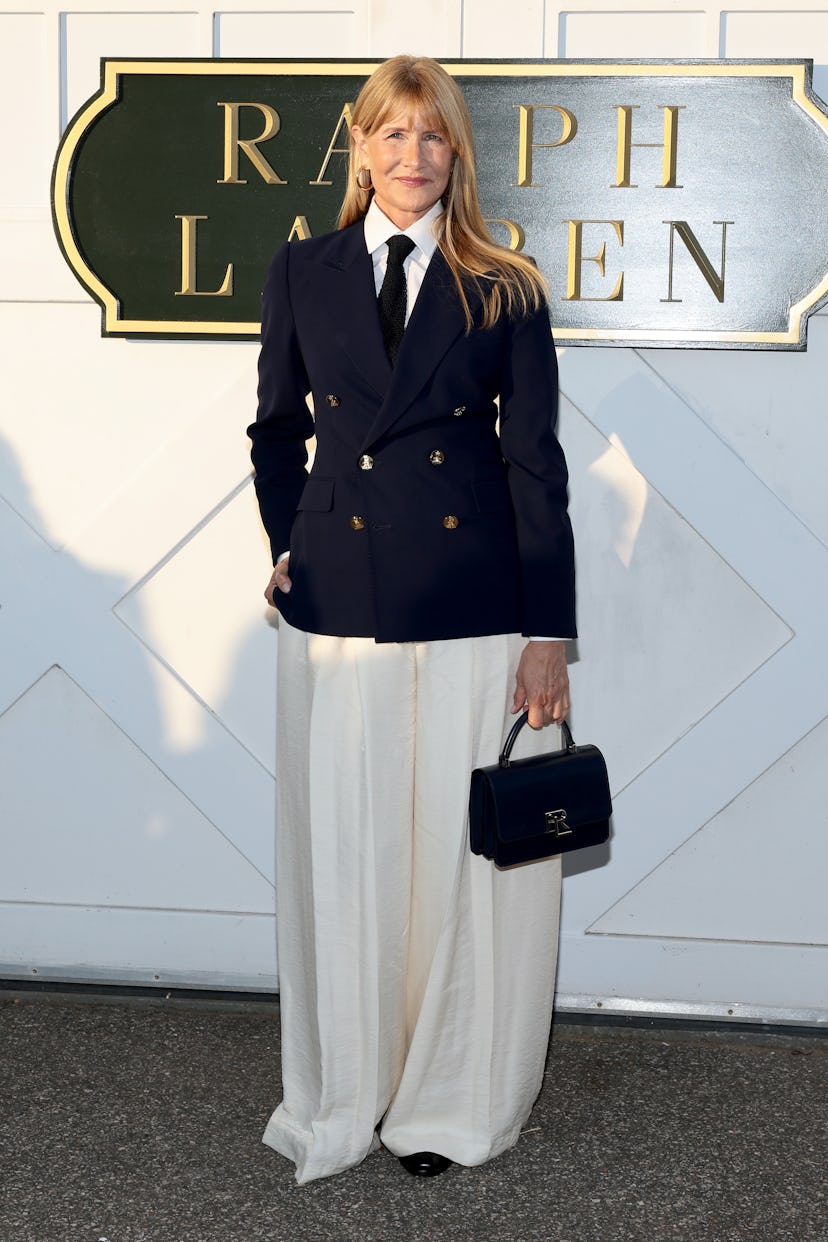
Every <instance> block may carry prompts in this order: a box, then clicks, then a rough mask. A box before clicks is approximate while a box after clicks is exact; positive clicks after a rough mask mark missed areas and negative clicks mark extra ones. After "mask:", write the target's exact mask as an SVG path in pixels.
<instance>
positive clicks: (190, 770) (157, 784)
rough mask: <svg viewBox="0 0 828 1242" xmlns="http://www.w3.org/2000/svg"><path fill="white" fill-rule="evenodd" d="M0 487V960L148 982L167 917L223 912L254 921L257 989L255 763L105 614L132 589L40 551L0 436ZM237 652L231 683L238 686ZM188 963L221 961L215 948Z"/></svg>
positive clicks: (263, 894)
mask: <svg viewBox="0 0 828 1242" xmlns="http://www.w3.org/2000/svg"><path fill="white" fill-rule="evenodd" d="M0 497H2V498H0V565H2V571H1V572H0V644H2V650H3V653H4V658H3V660H2V661H0V851H2V856H3V859H4V865H3V868H2V871H1V872H0V920H2V923H3V933H2V937H1V938H2V948H0V960H3V961H5V962H6V963H7V964H8V963H19V964H20V965H22V966H23V967H24V968H25V967H27V966H29V965H31V967H32V969H33V973H37V968H38V967H40V966H41V965H43V966H44V967H45V969H46V972H47V974H48V967H49V963H55V965H56V966H60V965H61V964H66V963H67V962H68V963H70V964H71V963H75V962H83V963H86V965H85V966H84V967H83V972H85V974H86V975H87V977H88V974H89V973H90V964H91V973H94V968H95V964H96V963H98V962H99V963H100V964H101V968H102V969H103V971H104V976H105V975H106V971H107V970H109V971H115V972H117V968H118V965H119V964H121V965H123V966H124V967H125V969H126V971H127V977H130V975H131V976H132V977H134V976H135V974H136V973H137V974H138V975H139V976H140V977H147V974H148V972H150V973H149V977H150V978H151V977H152V974H151V972H152V970H153V969H158V972H159V973H158V974H156V976H155V977H156V978H160V977H162V976H163V968H164V965H165V947H166V944H167V943H168V942H169V940H170V938H173V939H174V938H175V936H176V934H178V935H179V936H180V935H181V934H182V933H183V939H184V941H186V940H187V932H186V931H184V928H183V925H182V924H181V916H182V914H186V915H197V916H200V915H203V914H205V913H208V914H209V913H211V912H218V913H219V914H221V912H228V911H233V912H235V918H234V922H233V926H234V927H237V926H238V925H239V923H240V919H239V917H238V915H239V914H240V913H241V914H247V913H253V914H257V915H260V916H262V915H263V916H268V921H267V925H266V926H265V928H264V939H263V940H262V941H261V942H262V944H263V945H264V946H265V947H263V948H262V949H261V951H259V952H258V953H257V954H252V955H251V960H250V966H251V972H252V973H256V969H257V967H258V973H259V975H260V976H261V978H262V986H269V985H272V982H273V972H274V965H273V961H272V958H273V954H272V933H271V932H270V930H269V928H270V918H271V916H272V870H273V868H272V777H271V775H270V773H269V772H267V771H264V770H263V768H262V765H261V764H260V763H259V762H258V761H257V760H256V759H254V758H253V757H252V756H251V755H250V754H249V753H248V752H246V751H244V750H243V748H241V747H239V745H238V743H237V742H236V740H235V739H234V737H233V736H232V735H231V734H229V733H228V731H227V729H226V728H225V727H224V726H223V725H222V723H221V720H220V715H221V704H219V705H218V706H217V707H216V708H214V709H212V710H210V709H208V708H206V707H205V706H204V704H203V703H201V702H198V701H197V700H194V696H193V694H192V691H191V689H190V688H189V687H188V686H186V685H185V684H184V683H183V682H182V681H181V679H180V678H178V677H177V676H176V675H174V674H171V671H170V670H169V669H166V668H164V666H163V664H162V663H161V661H159V659H158V658H156V656H155V655H153V654H151V653H150V651H149V650H148V649H147V647H146V646H145V645H144V644H143V642H142V641H138V639H137V638H136V635H135V634H134V633H132V632H131V631H130V629H129V628H128V627H127V625H125V624H124V623H123V622H122V621H121V620H120V619H119V618H118V616H117V615H116V614H115V612H114V609H115V608H116V606H117V605H118V604H119V601H121V600H122V599H123V598H124V597H125V595H126V594H127V592H128V591H129V589H130V587H131V585H132V584H130V583H129V582H128V581H126V580H125V579H124V578H122V577H120V576H118V575H117V574H112V573H108V572H101V571H96V570H94V569H90V568H89V566H87V565H85V564H83V563H82V562H81V561H80V560H79V559H78V558H77V557H76V556H74V555H72V554H71V553H70V552H67V551H66V550H65V549H61V550H56V548H55V547H54V546H53V544H52V542H51V541H50V536H49V531H48V530H46V529H45V523H44V521H43V519H42V516H41V514H40V513H39V512H38V511H37V507H36V506H35V504H34V502H33V500H32V497H31V493H30V490H29V488H28V487H27V485H26V482H25V479H24V477H23V475H22V472H21V470H20V468H19V465H18V463H17V460H16V458H15V454H14V453H13V451H12V449H11V447H10V445H9V444H8V443H7V442H6V441H5V440H2V439H0ZM5 497H10V498H13V499H9V500H7V499H5ZM264 569H266V563H265V564H264V565H263V570H264ZM263 578H265V580H266V574H264V573H263ZM262 607H263V609H264V603H263V604H262ZM131 609H132V611H131V617H132V619H133V620H134V619H135V618H136V617H137V618H138V619H139V621H140V619H141V612H142V605H141V601H140V599H138V600H136V599H133V600H132V604H131ZM193 611H194V613H195V614H196V616H197V615H198V603H197V601H194V602H193ZM142 628H145V629H146V626H144V627H142ZM256 629H257V631H258V630H259V629H260V627H259V626H258V625H257V626H256ZM268 633H269V634H270V636H271V639H272V638H273V635H272V633H271V631H270V630H268ZM271 649H272V650H273V651H274V654H275V642H272V643H271ZM246 650H247V645H246V644H243V645H242V646H241V648H240V649H239V655H238V659H237V661H236V667H235V668H234V669H233V683H232V684H235V681H236V679H237V678H241V679H243V683H244V684H246V685H247V686H248V687H254V688H255V687H257V686H258V685H259V684H260V683H261V675H259V676H258V678H257V675H256V670H255V668H254V667H253V664H252V661H251V660H248V659H247V657H246V654H245V652H246ZM185 703H186V704H189V706H190V708H191V709H192V710H194V711H196V712H198V713H199V714H200V715H201V716H202V717H203V718H204V721H205V727H204V728H203V729H202V730H200V732H199V735H198V741H197V743H195V744H193V745H190V746H183V745H181V744H180V739H179V740H176V737H175V736H174V733H175V730H172V731H171V729H170V727H169V723H170V720H171V717H172V715H173V714H175V713H177V712H180V711H182V710H185V711H186V710H187V708H186V707H183V705H184V704H185ZM116 915H117V917H116V918H114V919H113V917H112V916H116ZM32 918H34V919H35V923H36V926H35V923H33V922H32ZM81 924H84V925H83V926H82V925H81ZM176 929H177V930H176ZM204 930H205V932H206V934H207V935H208V936H209V934H211V932H212V933H215V932H216V931H217V930H218V927H217V925H208V926H206V927H205V929H204ZM260 940H261V937H260ZM172 956H173V958H175V957H176V956H178V957H179V958H180V956H181V955H180V953H179V954H178V955H176V954H175V953H174V954H173V955H172ZM191 956H192V960H193V963H194V965H195V969H196V970H199V969H206V968H208V965H209V963H210V961H211V959H212V960H214V961H215V962H216V968H217V969H218V970H219V972H221V970H222V966H226V965H228V962H227V958H228V951H226V950H224V949H223V947H222V945H221V944H219V943H218V942H216V944H215V945H213V946H211V945H210V943H209V940H207V941H206V942H205V943H203V944H202V945H201V946H200V947H199V949H198V951H197V952H194V953H193V954H192V955H191ZM223 958H224V959H225V960H224V962H223V961H222V959H223ZM253 958H257V959H258V960H257V961H255V960H253ZM268 958H269V959H270V960H269V961H266V959H268ZM245 965H246V964H245ZM230 973H232V972H230ZM265 975H267V976H268V977H267V978H265Z"/></svg>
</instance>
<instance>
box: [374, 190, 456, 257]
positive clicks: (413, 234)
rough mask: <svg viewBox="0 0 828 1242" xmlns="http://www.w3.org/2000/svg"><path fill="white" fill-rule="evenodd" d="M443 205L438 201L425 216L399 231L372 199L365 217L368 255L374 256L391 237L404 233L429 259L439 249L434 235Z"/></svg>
mask: <svg viewBox="0 0 828 1242" xmlns="http://www.w3.org/2000/svg"><path fill="white" fill-rule="evenodd" d="M442 213H443V204H442V203H441V202H440V200H439V199H438V200H437V202H436V203H435V204H434V206H433V207H429V209H428V211H427V212H426V213H425V215H424V216H420V218H419V220H415V221H414V223H413V224H412V225H410V226H409V227H408V228H407V229H402V230H400V229H398V228H397V226H396V224H394V223H393V221H392V220H389V219H388V216H387V215H386V214H385V212H384V211H382V209H381V208H379V207H378V206H377V203H376V199H373V198H372V199H371V203H370V206H369V207H368V211H367V212H366V215H365V245H366V246H367V248H368V253H369V254H371V255H373V254H374V252H375V251H376V250H378V249H379V247H380V246H383V245H385V244H386V243H387V241H388V239H389V237H393V236H394V234H395V233H399V232H403V233H405V235H406V237H410V238H411V240H412V241H413V242H414V245H415V246H417V247H419V249H420V250H421V251H422V252H423V254H424V255H425V257H426V258H427V259H430V258H431V256H432V255H433V254H434V251H435V250H436V249H437V238H436V236H435V234H434V222H435V221H436V220H437V219H438V218H439V217H440V216H441V215H442Z"/></svg>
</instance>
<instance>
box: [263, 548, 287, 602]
mask: <svg viewBox="0 0 828 1242" xmlns="http://www.w3.org/2000/svg"><path fill="white" fill-rule="evenodd" d="M289 560H290V557H288V556H283V557H282V559H281V560H280V561H279V562H278V563H277V565H276V568H275V569H274V570H273V573H272V574H271V575H270V582H268V584H267V586H266V587H265V593H264V594H265V599H266V600H267V602H268V603H269V604H272V605H273V607H274V608H275V607H276V600H275V598H274V596H275V593H276V591H284V592H285V594H287V593H288V591H289V590H290V578H289V577H288V561H289Z"/></svg>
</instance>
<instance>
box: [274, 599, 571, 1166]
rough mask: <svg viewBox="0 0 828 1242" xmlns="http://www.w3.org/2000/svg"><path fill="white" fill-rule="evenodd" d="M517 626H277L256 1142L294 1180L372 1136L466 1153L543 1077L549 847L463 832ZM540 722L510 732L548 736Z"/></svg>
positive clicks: (555, 869) (486, 1153) (554, 881)
mask: <svg viewBox="0 0 828 1242" xmlns="http://www.w3.org/2000/svg"><path fill="white" fill-rule="evenodd" d="M524 643H525V639H522V638H520V637H518V636H515V635H493V636H487V637H483V638H463V639H453V640H446V641H438V642H427V643H396V644H395V643H389V644H378V643H375V642H374V641H373V639H368V638H335V637H328V636H325V635H318V634H305V633H303V632H301V631H299V630H295V629H293V628H292V627H290V626H289V625H287V623H286V622H285V621H284V619H282V620H281V621H280V626H279V677H278V693H279V704H278V710H279V721H278V794H277V829H276V838H277V845H276V902H277V934H278V946H279V975H280V988H281V1021H282V1079H283V1098H282V1103H281V1104H280V1105H279V1107H278V1108H277V1109H276V1111H275V1112H274V1114H273V1116H272V1117H271V1118H270V1121H269V1122H268V1125H267V1129H266V1130H265V1133H264V1140H263V1141H264V1142H265V1143H267V1144H268V1145H269V1146H271V1147H273V1148H275V1149H276V1151H279V1152H281V1153H282V1154H283V1155H285V1156H287V1157H289V1158H290V1159H291V1160H293V1161H294V1162H295V1164H296V1180H297V1181H298V1182H300V1183H302V1182H308V1181H311V1180H313V1179H314V1178H318V1177H326V1176H329V1175H330V1174H333V1173H337V1172H339V1171H341V1170H343V1169H346V1168H348V1167H349V1166H351V1165H354V1164H357V1163H358V1162H359V1161H360V1160H362V1159H363V1158H364V1157H365V1156H366V1155H367V1154H368V1152H370V1151H371V1150H373V1149H374V1148H375V1147H376V1146H377V1145H378V1140H377V1135H376V1132H375V1131H376V1127H378V1126H381V1129H380V1131H379V1133H380V1138H381V1140H382V1143H383V1144H384V1145H385V1146H386V1147H388V1148H389V1149H390V1150H391V1151H392V1152H393V1153H394V1154H395V1155H397V1156H404V1155H409V1154H411V1153H412V1152H417V1151H436V1152H440V1153H441V1154H442V1155H444V1156H447V1157H449V1159H451V1160H454V1161H457V1162H458V1163H460V1164H465V1165H474V1164H481V1163H482V1162H483V1161H485V1160H489V1159H491V1158H492V1157H493V1156H496V1155H498V1154H499V1153H500V1152H502V1151H505V1150H506V1149H507V1148H508V1147H510V1146H512V1145H513V1144H514V1143H515V1142H516V1141H517V1138H518V1135H519V1133H520V1129H521V1127H522V1126H523V1124H524V1123H525V1121H526V1119H527V1117H528V1115H529V1112H530V1109H531V1107H532V1104H533V1103H534V1100H535V1098H536V1097H537V1095H538V1092H539V1091H540V1087H541V1081H542V1076H543V1068H544V1061H545V1056H546V1048H547V1043H548V1039H549V1027H550V1022H551V1015H552V997H553V990H554V981H555V964H556V957H557V948H558V920H559V905H560V862H559V860H557V859H550V860H547V861H544V862H539V863H533V864H531V865H528V866H522V867H515V868H512V869H510V870H507V871H499V870H498V869H497V868H496V867H495V866H494V865H493V864H492V863H491V862H489V861H487V860H486V859H483V858H479V857H476V856H475V855H473V854H472V853H471V852H470V850H469V845H468V790H469V776H470V773H471V770H472V768H473V767H477V766H480V765H484V764H487V763H494V762H496V760H497V756H498V754H499V753H500V749H501V746H502V742H503V738H504V736H505V730H506V728H507V727H508V725H509V724H510V723H511V722H512V720H513V718H512V717H511V716H510V714H509V705H510V703H511V697H512V693H513V688H514V672H515V668H516V667H517V660H518V657H519V654H520V651H521V649H522V647H523V645H524ZM556 744H557V737H556V735H555V731H554V730H551V729H546V730H543V731H542V732H538V733H535V732H534V731H532V730H530V729H529V728H528V727H527V728H525V729H524V730H523V732H522V733H521V736H520V739H519V741H518V744H517V749H516V753H517V754H520V755H526V754H531V753H536V752H538V751H541V750H550V749H552V748H554V746H555V745H556Z"/></svg>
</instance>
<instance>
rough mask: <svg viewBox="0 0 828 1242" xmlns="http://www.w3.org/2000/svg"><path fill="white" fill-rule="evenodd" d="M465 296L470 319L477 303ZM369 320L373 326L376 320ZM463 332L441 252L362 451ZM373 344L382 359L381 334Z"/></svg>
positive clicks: (429, 273) (437, 253)
mask: <svg viewBox="0 0 828 1242" xmlns="http://www.w3.org/2000/svg"><path fill="white" fill-rule="evenodd" d="M468 296H469V305H470V307H471V311H472V314H474V311H475V310H476V308H477V306H478V305H479V302H480V299H479V297H477V296H476V295H475V294H474V293H470V294H469V295H468ZM375 318H376V322H377V325H379V315H378V314H377V315H375ZM465 331H466V316H465V314H464V312H463V307H462V305H461V303H460V298H459V297H458V294H457V285H456V283H455V280H454V276H453V275H452V273H451V269H450V268H449V266H448V264H447V263H446V261H445V259H444V258H443V255H442V252H441V251H440V250H435V252H434V254H433V255H432V257H431V262H430V263H429V265H428V268H427V270H426V274H425V277H424V279H423V284H422V288H421V289H420V292H419V293H418V295H417V301H416V302H415V303H414V310H413V311H412V312H411V318H410V319H409V321H408V324H407V326H406V329H405V333H404V335H403V339H402V344H401V345H400V352H399V354H398V356H397V365H396V367H395V368H394V369H393V371H392V370H391V369H390V364H389V370H388V375H389V377H390V384H389V387H388V389H387V392H386V395H385V400H384V401H383V403H382V408H381V409H380V410H379V412H378V414H377V417H376V418H375V419H374V421H373V423H372V424H371V426H370V428H369V430H368V434H367V436H366V437H365V440H364V442H363V444H364V447H368V445H370V444H371V443H373V442H375V441H376V440H378V439H379V438H380V436H382V435H384V434H385V433H386V432H387V431H388V430H389V428H390V427H391V426H392V425H393V424H394V423H396V422H397V421H398V420H399V419H400V418H401V417H402V416H403V415H404V414H405V412H406V410H408V408H409V406H410V405H411V403H412V402H413V401H414V400H415V398H416V397H417V396H418V394H419V393H420V392H421V391H422V389H423V388H424V387H425V385H426V384H427V383H428V381H429V379H430V378H431V376H432V375H433V373H434V371H435V370H436V369H437V367H438V366H439V365H440V362H441V361H442V359H443V358H444V357H445V355H446V354H447V353H448V351H449V350H450V349H451V347H452V345H453V344H454V342H455V341H456V340H457V338H458V337H459V336H461V335H462V334H463V333H464V332H465ZM379 341H380V348H381V349H382V352H383V357H385V350H384V348H383V345H382V334H381V332H380V333H379ZM386 362H387V359H386Z"/></svg>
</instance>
